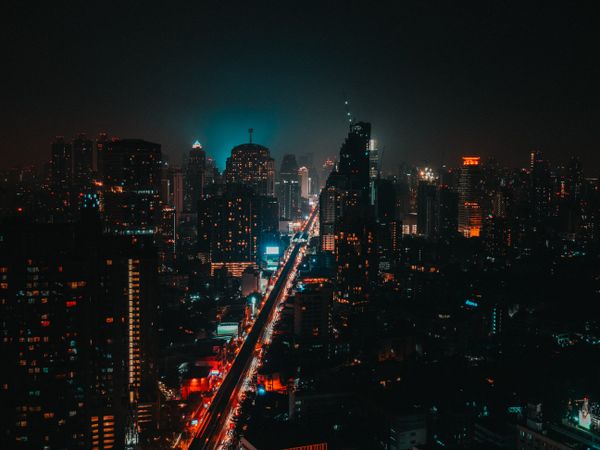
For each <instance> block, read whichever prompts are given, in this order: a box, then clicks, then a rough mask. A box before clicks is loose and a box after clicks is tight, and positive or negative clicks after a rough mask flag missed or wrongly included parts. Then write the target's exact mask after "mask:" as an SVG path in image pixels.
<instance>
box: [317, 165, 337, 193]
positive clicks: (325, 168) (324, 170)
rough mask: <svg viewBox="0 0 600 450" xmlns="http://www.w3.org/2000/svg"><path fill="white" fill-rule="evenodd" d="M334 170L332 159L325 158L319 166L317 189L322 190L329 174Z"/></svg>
mask: <svg viewBox="0 0 600 450" xmlns="http://www.w3.org/2000/svg"><path fill="white" fill-rule="evenodd" d="M334 169H335V162H334V161H333V159H330V158H327V159H326V160H325V162H323V165H322V166H321V173H320V174H319V189H323V188H324V187H325V184H327V178H328V177H329V174H330V173H331V172H333V170H334Z"/></svg>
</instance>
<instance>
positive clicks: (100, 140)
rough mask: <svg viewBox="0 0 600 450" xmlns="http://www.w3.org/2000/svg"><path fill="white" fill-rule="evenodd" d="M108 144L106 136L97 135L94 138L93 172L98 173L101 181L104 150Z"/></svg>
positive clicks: (105, 134)
mask: <svg viewBox="0 0 600 450" xmlns="http://www.w3.org/2000/svg"><path fill="white" fill-rule="evenodd" d="M107 143H108V134H107V133H104V132H102V133H99V134H98V136H97V137H96V152H95V154H94V171H95V172H97V173H98V175H99V178H100V179H102V159H103V153H104V149H105V147H106V144H107Z"/></svg>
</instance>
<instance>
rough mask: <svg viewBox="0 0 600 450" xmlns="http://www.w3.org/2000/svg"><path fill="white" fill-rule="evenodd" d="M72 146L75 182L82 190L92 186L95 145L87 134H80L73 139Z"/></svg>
mask: <svg viewBox="0 0 600 450" xmlns="http://www.w3.org/2000/svg"><path fill="white" fill-rule="evenodd" d="M71 148H72V170H73V177H72V178H73V183H74V184H75V186H76V187H77V189H78V190H79V191H80V192H84V191H87V190H88V189H89V188H90V185H91V181H92V174H93V165H94V147H93V143H92V141H91V140H90V139H88V138H87V136H86V135H85V134H83V133H82V134H80V135H79V136H77V139H73V142H72V143H71Z"/></svg>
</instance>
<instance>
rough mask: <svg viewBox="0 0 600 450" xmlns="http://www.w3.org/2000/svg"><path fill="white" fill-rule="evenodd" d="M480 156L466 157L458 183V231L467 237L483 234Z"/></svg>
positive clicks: (463, 160)
mask: <svg viewBox="0 0 600 450" xmlns="http://www.w3.org/2000/svg"><path fill="white" fill-rule="evenodd" d="M479 161H480V158H479V156H464V157H463V158H462V168H461V172H460V178H459V181H458V195H459V203H458V231H459V232H460V233H461V234H462V235H463V236H465V237H468V238H470V237H479V236H480V234H481V224H482V212H481V192H480V190H481V186H480V183H481V170H480V166H479Z"/></svg>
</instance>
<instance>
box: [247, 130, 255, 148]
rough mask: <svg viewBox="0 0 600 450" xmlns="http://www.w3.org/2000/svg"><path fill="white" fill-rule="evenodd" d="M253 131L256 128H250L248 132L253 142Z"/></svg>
mask: <svg viewBox="0 0 600 450" xmlns="http://www.w3.org/2000/svg"><path fill="white" fill-rule="evenodd" d="M252 133H254V128H248V134H249V135H250V143H251V144H252Z"/></svg>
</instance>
